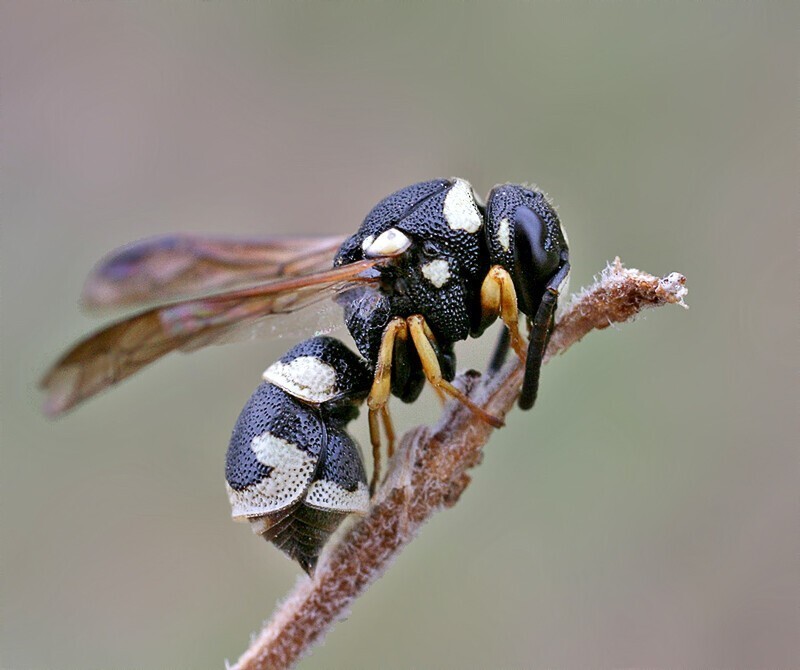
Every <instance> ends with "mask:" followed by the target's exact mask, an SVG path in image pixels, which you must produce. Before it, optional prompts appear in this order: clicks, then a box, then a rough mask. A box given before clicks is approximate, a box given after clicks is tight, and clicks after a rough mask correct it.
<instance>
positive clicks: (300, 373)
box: [263, 356, 339, 403]
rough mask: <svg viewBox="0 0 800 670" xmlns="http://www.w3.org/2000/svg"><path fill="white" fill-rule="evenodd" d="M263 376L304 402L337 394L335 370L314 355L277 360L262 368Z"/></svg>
mask: <svg viewBox="0 0 800 670" xmlns="http://www.w3.org/2000/svg"><path fill="white" fill-rule="evenodd" d="M263 377H264V379H265V381H268V382H269V383H270V384H275V386H278V387H280V388H282V389H283V390H284V391H286V393H288V394H290V395H293V396H294V397H295V398H299V399H300V400H305V401H306V402H312V403H321V402H325V401H327V400H331V399H332V398H335V397H336V396H337V395H339V390H338V388H337V386H336V370H334V369H333V368H332V367H331V366H330V365H328V364H327V363H324V362H322V361H321V360H320V359H319V358H315V357H314V356H298V357H297V358H295V359H293V360H291V361H289V362H288V363H282V362H281V361H277V362H276V363H273V364H272V365H270V366H269V367H268V368H267V369H266V370H264V374H263Z"/></svg>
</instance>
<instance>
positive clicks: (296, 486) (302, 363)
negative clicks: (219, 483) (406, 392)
mask: <svg viewBox="0 0 800 670" xmlns="http://www.w3.org/2000/svg"><path fill="white" fill-rule="evenodd" d="M264 378H265V380H266V381H265V382H264V383H262V384H261V385H260V386H259V387H258V388H257V389H256V391H255V393H253V395H252V396H251V397H250V400H249V401H248V402H247V405H246V406H245V408H244V409H243V410H242V413H241V414H240V416H239V420H238V421H237V422H236V426H235V427H234V429H233V434H232V436H231V441H230V445H229V447H228V454H227V459H226V466H225V475H226V480H227V490H228V496H229V498H230V502H231V507H232V514H233V517H234V518H235V519H239V520H248V521H250V523H251V527H252V529H253V531H254V532H256V533H258V534H259V535H262V536H263V537H264V538H265V539H267V540H269V541H271V542H273V543H274V544H275V545H276V546H277V547H278V548H280V549H281V550H282V551H283V552H285V553H286V554H287V555H288V556H290V557H291V558H294V559H295V560H297V561H298V562H299V563H300V565H301V566H302V567H303V569H304V570H305V571H306V572H309V573H311V572H312V571H313V569H314V566H315V565H316V562H317V559H318V557H319V554H320V552H321V550H322V547H323V545H324V544H325V542H326V541H327V539H328V537H329V536H330V535H331V533H333V532H334V531H335V530H336V528H337V527H338V526H339V524H340V523H341V521H342V520H343V519H344V517H345V516H347V515H348V514H350V513H352V512H360V513H363V512H366V510H367V507H368V505H369V492H368V489H367V478H366V473H365V470H364V463H363V460H362V457H361V452H360V450H359V447H358V445H357V444H356V442H355V441H354V440H353V439H352V438H351V437H350V436H349V435H348V434H347V432H346V426H347V424H348V423H349V422H350V421H351V420H352V419H354V418H355V417H356V416H358V405H359V404H360V403H361V402H362V401H363V400H364V398H365V397H366V395H367V393H368V392H369V387H370V384H371V375H370V372H369V369H368V367H367V366H366V364H365V363H364V361H362V360H361V359H360V358H359V357H358V356H356V355H355V354H353V353H352V352H351V351H350V350H348V349H347V348H346V347H345V346H344V345H343V344H342V343H341V342H339V341H338V340H335V339H332V338H329V337H315V338H313V339H310V340H307V341H305V342H302V343H301V344H299V345H297V346H296V347H294V348H293V349H292V350H291V351H289V352H288V353H287V354H286V355H285V356H283V358H281V359H280V361H278V362H277V363H275V364H273V365H272V366H270V367H269V368H267V370H266V371H265V373H264Z"/></svg>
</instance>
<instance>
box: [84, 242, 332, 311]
mask: <svg viewBox="0 0 800 670" xmlns="http://www.w3.org/2000/svg"><path fill="white" fill-rule="evenodd" d="M344 239H345V238H344V237H284V238H277V237H276V238H267V239H263V240H236V239H229V238H217V237H204V236H201V235H167V236H162V237H154V238H150V239H146V240H142V241H140V242H134V243H133V244H131V245H129V246H126V247H122V248H121V249H118V250H116V251H113V252H111V253H110V254H109V255H108V256H106V257H105V258H104V259H103V260H101V261H100V262H99V263H98V264H97V266H96V267H95V268H94V270H93V271H92V273H91V274H90V275H89V277H88V278H87V280H86V283H85V285H84V288H83V294H82V296H81V302H82V304H83V305H84V306H85V307H87V308H90V309H98V308H109V307H126V306H127V307H130V306H133V305H146V304H148V303H154V302H162V303H163V302H165V301H168V300H177V299H179V298H186V297H188V296H197V295H200V294H202V293H210V292H212V291H221V290H223V289H231V288H233V287H237V286H243V285H245V284H247V285H253V284H255V283H257V282H264V281H267V280H269V279H276V278H278V277H298V276H301V275H305V274H308V273H310V272H313V271H314V270H316V268H320V267H330V266H331V265H332V263H333V257H334V255H335V254H336V251H337V250H338V249H339V247H340V246H341V244H342V242H343V241H344Z"/></svg>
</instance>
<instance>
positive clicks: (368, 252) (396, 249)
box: [364, 228, 411, 258]
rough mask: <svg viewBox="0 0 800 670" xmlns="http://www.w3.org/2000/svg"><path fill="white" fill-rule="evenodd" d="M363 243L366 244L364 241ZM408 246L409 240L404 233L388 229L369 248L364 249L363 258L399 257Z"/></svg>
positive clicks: (409, 244) (395, 229)
mask: <svg viewBox="0 0 800 670" xmlns="http://www.w3.org/2000/svg"><path fill="white" fill-rule="evenodd" d="M367 239H369V238H367ZM364 241H365V242H366V240H364ZM410 246H411V240H410V239H409V238H408V236H407V235H406V234H405V233H404V232H402V231H400V230H398V229H397V228H389V230H385V231H383V232H382V233H381V234H380V235H378V237H377V238H376V239H375V240H374V241H373V242H371V243H370V244H369V246H367V247H365V248H364V256H366V257H367V258H385V257H387V256H399V255H400V254H402V253H403V252H404V251H405V250H406V249H408V248H409V247H410Z"/></svg>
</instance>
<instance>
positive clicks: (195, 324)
mask: <svg viewBox="0 0 800 670" xmlns="http://www.w3.org/2000/svg"><path fill="white" fill-rule="evenodd" d="M379 262H380V261H375V260H365V261H359V262H358V263H352V264H349V265H345V266H342V267H339V268H336V269H333V270H329V271H327V272H320V273H317V274H313V275H308V276H305V277H297V278H294V279H283V280H278V281H274V282H270V283H268V284H264V285H262V286H257V287H254V288H249V289H243V290H239V291H231V292H228V293H223V294H219V295H214V296H208V297H205V298H198V299H194V300H184V301H181V302H175V303H172V304H169V305H164V306H162V307H156V308H153V309H149V310H147V311H144V312H140V313H139V314H136V315H134V316H132V317H129V318H127V319H124V320H122V321H118V322H117V323H114V324H112V325H110V326H108V327H106V328H104V329H102V330H100V331H98V332H96V333H94V334H93V335H89V336H88V337H86V338H85V339H83V340H82V341H80V342H78V343H77V344H76V345H75V346H74V347H73V348H72V349H70V350H69V351H68V352H67V353H66V354H65V355H64V356H63V357H62V358H61V359H60V360H59V361H58V362H57V363H56V364H55V365H54V366H53V367H52V369H51V370H50V371H49V372H48V373H47V374H46V375H45V377H44V378H43V379H42V382H41V387H42V388H43V389H44V391H45V393H46V394H47V396H46V398H45V404H44V410H45V413H47V414H48V415H51V416H52V415H57V414H60V413H62V412H64V411H66V410H68V409H70V408H71V407H74V406H75V405H77V404H78V403H80V402H82V401H83V400H85V399H86V398H89V397H91V396H93V395H95V394H96V393H98V392H100V391H102V390H103V389H105V388H107V387H109V386H112V385H113V384H116V383H117V382H119V381H121V380H123V379H125V378H126V377H129V376H131V375H132V374H134V373H135V372H137V371H138V370H140V369H141V368H143V367H145V366H146V365H149V364H150V363H152V362H153V361H156V360H158V359H159V358H161V357H162V356H164V355H165V354H168V353H169V352H171V351H175V350H177V349H184V350H194V349H198V348H200V347H204V346H206V345H209V344H213V343H215V342H217V341H219V340H221V339H224V338H225V337H226V336H227V335H229V334H230V333H231V331H233V330H234V329H238V328H248V327H253V326H254V325H255V324H256V323H257V322H258V321H259V320H260V319H263V318H264V317H270V316H274V315H278V314H287V313H289V312H293V311H295V310H297V309H300V308H301V307H304V306H306V305H309V304H311V303H313V302H315V301H317V300H319V299H321V298H323V297H325V296H331V295H334V294H336V293H339V292H341V291H344V290H346V289H348V288H351V287H353V286H354V285H357V284H363V283H369V282H374V281H376V278H377V273H376V272H374V271H372V272H371V270H373V268H374V267H375V266H376V265H378V264H379Z"/></svg>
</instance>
